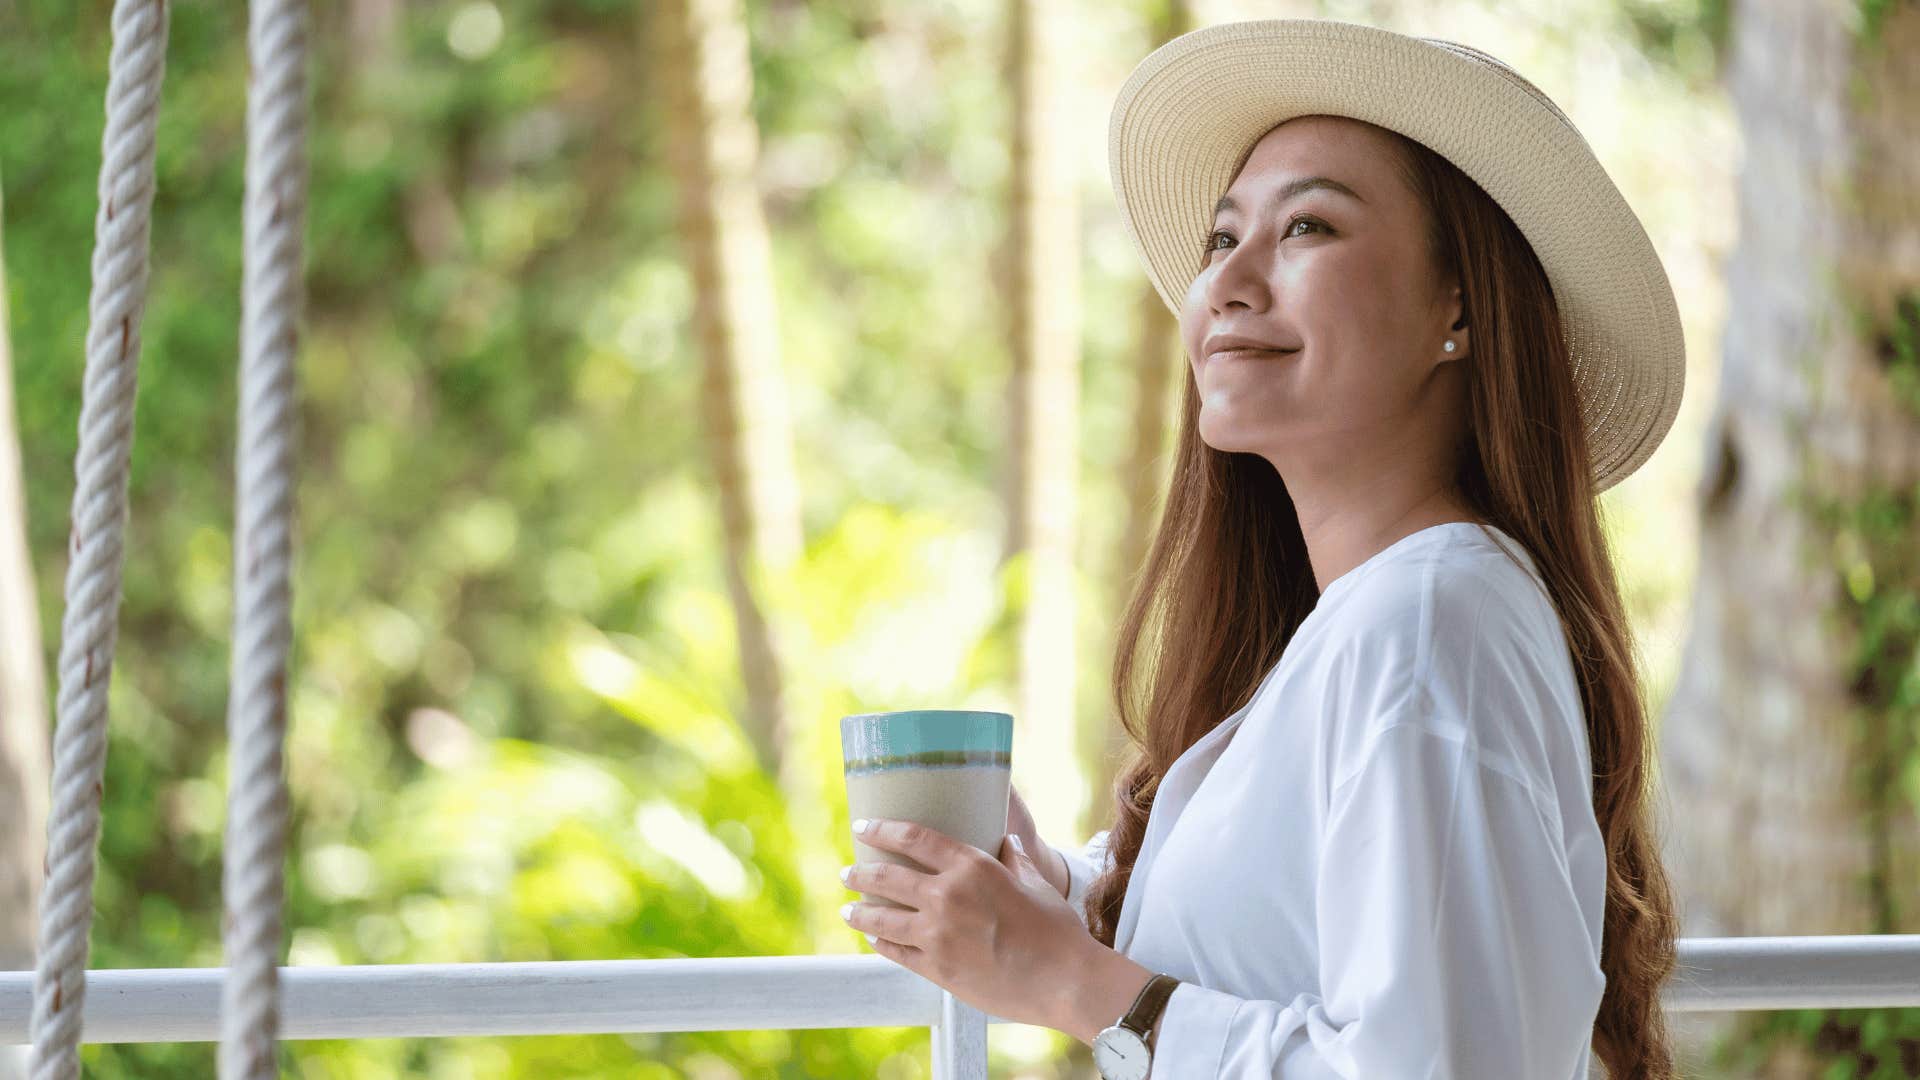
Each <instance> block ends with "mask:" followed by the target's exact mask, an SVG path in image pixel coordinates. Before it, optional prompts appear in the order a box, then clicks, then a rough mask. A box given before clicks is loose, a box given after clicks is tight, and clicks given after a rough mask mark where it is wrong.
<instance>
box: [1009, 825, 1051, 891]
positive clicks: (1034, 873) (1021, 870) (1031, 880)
mask: <svg viewBox="0 0 1920 1080" xmlns="http://www.w3.org/2000/svg"><path fill="white" fill-rule="evenodd" d="M1000 861H1001V862H1002V863H1003V864H1005V865H1006V868H1007V869H1009V870H1011V871H1013V876H1014V878H1015V879H1016V880H1018V881H1020V882H1021V883H1022V884H1027V885H1032V884H1039V885H1046V886H1047V888H1048V889H1052V888H1053V886H1052V885H1051V884H1048V882H1047V877H1046V875H1045V874H1042V873H1041V872H1040V868H1039V867H1038V866H1035V865H1034V864H1033V857H1032V856H1031V855H1029V854H1028V853H1027V848H1026V845H1025V844H1022V843H1021V842H1020V837H1019V836H1018V835H1017V834H1015V833H1008V834H1007V841H1006V843H1004V844H1002V845H1000Z"/></svg>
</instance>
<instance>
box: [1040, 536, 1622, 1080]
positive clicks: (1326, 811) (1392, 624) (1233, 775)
mask: <svg viewBox="0 0 1920 1080" xmlns="http://www.w3.org/2000/svg"><path fill="white" fill-rule="evenodd" d="M1487 528H1488V530H1489V531H1488V532H1483V531H1482V529H1481V527H1480V526H1478V525H1476V524H1473V523H1470V522H1449V523H1446V524H1442V525H1434V526H1431V527H1429V528H1425V529H1421V530H1419V531H1417V532H1414V533H1412V534H1410V535H1408V536H1405V537H1402V538H1401V539H1400V540H1398V541H1396V542H1395V543H1393V544H1391V545H1389V546H1388V547H1386V548H1385V549H1383V550H1381V551H1379V552H1377V553H1376V554H1374V555H1373V556H1372V557H1371V558H1369V559H1367V560H1366V561H1365V562H1363V563H1361V564H1360V565H1359V566H1356V567H1354V568H1353V569H1352V570H1350V571H1348V572H1347V573H1345V574H1342V575H1341V576H1340V577H1338V578H1336V579H1335V580H1334V581H1333V582H1332V583H1331V584H1329V585H1328V586H1327V587H1326V589H1325V590H1324V592H1323V593H1322V594H1321V597H1320V600H1319V603H1318V605H1317V606H1316V607H1315V608H1314V610H1313V611H1312V613H1311V614H1309V615H1308V616H1307V618H1306V620H1305V621H1304V622H1303V623H1302V624H1301V626H1300V629H1299V631H1298V632H1297V633H1296V634H1295V635H1294V637H1293V639H1292V640H1291V641H1290V642H1289V643H1288V644H1287V647H1286V649H1285V651H1284V653H1283V655H1282V656H1281V658H1280V660H1279V662H1278V663H1277V664H1275V665H1274V667H1273V669H1272V670H1271V671H1269V672H1268V673H1267V675H1266V677H1265V679H1264V680H1263V681H1262V682H1261V684H1260V687H1259V689H1258V690H1257V691H1256V692H1255V693H1254V695H1253V698H1252V700H1251V701H1249V702H1248V703H1247V705H1246V706H1244V707H1242V708H1241V709H1240V710H1239V711H1238V712H1236V713H1234V714H1233V715H1232V716H1229V717H1227V718H1226V719H1225V720H1223V721H1222V722H1221V723H1220V724H1219V725H1218V726H1216V727H1215V728H1213V729H1212V730H1211V731H1209V732H1208V733H1207V734H1206V735H1205V736H1203V737H1202V738H1201V739H1200V740H1199V741H1198V742H1196V743H1195V744H1194V745H1193V746H1191V747H1189V748H1188V749H1187V751H1186V752H1185V753H1184V754H1182V755H1181V756H1180V758H1179V759H1178V760H1177V761H1175V762H1174V764H1173V766H1172V767H1171V768H1170V769H1169V770H1168V772H1167V774H1166V776H1165V777H1163V778H1162V779H1161V783H1160V788H1159V792H1158V794H1157V795H1156V796H1155V798H1154V803H1153V811H1152V813H1151V814H1150V815H1149V817H1148V819H1147V831H1146V837H1145V840H1144V842H1143V845H1142V847H1141V850H1140V856H1139V858H1138V860H1137V861H1136V863H1135V866H1134V871H1133V875H1132V878H1131V879H1130V880H1129V882H1128V886H1127V892H1126V897H1125V900H1124V901H1123V902H1122V905H1121V908H1120V916H1119V925H1118V929H1117V933H1116V936H1115V945H1116V947H1117V948H1118V950H1119V951H1120V952H1122V953H1124V954H1126V955H1127V956H1128V957H1130V958H1132V959H1133V960H1135V961H1136V962H1138V963H1140V964H1142V965H1144V966H1146V967H1148V968H1151V969H1153V970H1154V971H1159V972H1166V973H1168V974H1171V975H1173V976H1175V977H1176V978H1179V979H1180V980H1182V982H1181V985H1180V986H1179V987H1178V988H1177V989H1176V990H1175V991H1174V993H1173V996H1172V997H1171V998H1170V999H1169V1001H1168V1003H1167V1008H1166V1012H1165V1013H1164V1014H1163V1016H1162V1017H1161V1020H1160V1023H1159V1027H1158V1033H1157V1034H1156V1035H1155V1037H1154V1052H1153V1076H1154V1077H1155V1080H1198V1078H1205V1077H1221V1078H1232V1080H1254V1078H1273V1080H1331V1078H1336V1077H1337V1078H1341V1080H1491V1078H1498V1080H1586V1078H1587V1077H1588V1075H1589V1070H1590V1069H1595V1070H1596V1071H1597V1067H1596V1066H1595V1065H1594V1064H1593V1062H1592V1058H1591V1053H1590V1049H1589V1042H1590V1040H1591V1039H1592V1036H1593V1023H1594V1019H1595V1016H1596V1015H1597V1013H1598V1011H1599V1005H1600V994H1601V991H1602V989H1604V987H1605V984H1606V977H1605V974H1604V972H1602V970H1601V968H1600V941H1601V937H1600V932H1601V926H1602V912H1603V901H1604V897H1605V888H1606V863H1605V849H1604V847H1603V845H1602V841H1601V836H1600V829H1599V825H1598V823H1597V822H1596V821H1595V819H1594V813H1593V794H1592V793H1593V780H1592V776H1593V770H1592V767H1591V765H1590V764H1589V751H1588V747H1587V738H1586V723H1585V719H1584V714H1583V712H1582V710H1581V699H1580V691H1579V686H1578V683H1577V682H1576V681H1575V676H1574V671H1573V666H1572V656H1571V653H1570V651H1569V649H1568V646H1567V644H1566V641H1565V638H1564V637H1563V636H1562V630H1561V624H1560V620H1559V618H1558V616H1557V614H1556V613H1555V611H1554V608H1553V606H1552V604H1551V602H1550V601H1549V600H1548V598H1547V594H1546V591H1545V588H1544V586H1543V585H1542V584H1541V582H1540V579H1539V574H1538V570H1537V567H1536V566H1535V564H1534V562H1533V560H1532V558H1531V557H1530V556H1529V555H1528V554H1527V552H1526V551H1525V549H1524V548H1522V547H1521V546H1520V544H1519V543H1518V542H1517V541H1515V540H1514V539H1513V538H1512V537H1511V536H1509V535H1507V534H1506V533H1505V532H1503V531H1501V530H1498V529H1494V528H1493V527H1491V526H1488V527H1487ZM1495 536H1497V537H1498V538H1499V541H1500V542H1501V543H1504V545H1505V546H1506V548H1507V549H1509V550H1510V551H1511V552H1513V555H1514V559H1516V560H1518V563H1517V564H1516V562H1515V561H1511V560H1509V558H1508V557H1507V555H1506V554H1505V553H1504V552H1502V550H1501V548H1500V546H1498V545H1496V543H1495V540H1494V539H1493V537H1495ZM1108 838H1109V832H1108V831H1106V830H1103V831H1101V832H1099V833H1096V834H1095V835H1094V836H1093V838H1092V840H1091V841H1089V842H1088V843H1087V844H1086V845H1085V846H1084V847H1080V848H1072V847H1067V848H1060V847H1056V848H1055V850H1057V851H1059V852H1060V853H1061V855H1062V856H1063V857H1064V858H1065V860H1066V863H1067V867H1068V872H1069V875H1070V878H1069V880H1070V886H1069V893H1068V899H1069V900H1071V901H1072V902H1073V904H1074V906H1075V908H1076V909H1078V908H1079V907H1080V905H1081V901H1082V899H1083V898H1084V897H1085V895H1086V891H1087V886H1088V883H1089V881H1090V880H1091V878H1092V877H1093V876H1094V875H1095V874H1096V873H1098V872H1100V871H1101V870H1103V869H1104V868H1105V867H1106V866H1107V865H1109V857H1108V852H1107V841H1108Z"/></svg>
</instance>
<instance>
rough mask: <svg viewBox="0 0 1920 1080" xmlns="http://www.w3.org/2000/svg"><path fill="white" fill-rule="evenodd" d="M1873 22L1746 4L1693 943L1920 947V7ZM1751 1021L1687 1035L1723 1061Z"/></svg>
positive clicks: (1676, 799) (1680, 802)
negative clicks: (1858, 27)
mask: <svg viewBox="0 0 1920 1080" xmlns="http://www.w3.org/2000/svg"><path fill="white" fill-rule="evenodd" d="M1851 13H1852V8H1851V5H1845V4H1838V5H1836V4H1833V3H1827V4H1819V3H1813V2H1810V0H1796V2H1790V3H1778V4H1746V5H1741V6H1740V7H1739V8H1738V9H1737V15H1736V18H1735V19H1734V22H1733V25H1732V32H1731V34H1732V36H1731V39H1730V43H1729V53H1728V58H1727V74H1726V79H1727V83H1728V89H1729V92H1730V94H1731V96H1732V100H1733V103H1734V106H1735V109H1736V111H1737V113H1738V116H1739V120H1740V126H1741V129H1742V131H1743V132H1744V135H1745V145H1746V147H1747V151H1746V165H1745V168H1744V170H1743V172H1742V175H1741V177H1740V180H1739V184H1740V187H1739V191H1740V224H1741V228H1740V241H1739V246H1738V247H1737V248H1736V249H1735V250H1734V252H1733V253H1732V255H1731V256H1730V258H1729V261H1728V266H1727V279H1728V285H1729V297H1728V314H1727V321H1726V340H1725V342H1724V345H1723V347H1722V348H1723V359H1722V368H1721V377H1720V389H1719V395H1720V396H1719V399H1718V402H1717V404H1716V406H1715V413H1714V416H1713V418H1712V420H1711V421H1710V422H1709V428H1708V444H1707V448H1708V449H1707V454H1706V458H1707V462H1708V465H1707V470H1706V475H1705V477H1704V479H1703V481H1702V484H1701V488H1700V490H1699V497H1700V518H1701V530H1700V533H1701V538H1700V543H1701V553H1700V554H1701V558H1700V563H1699V565H1700V571H1699V579H1698V585H1697V591H1696V594H1695V598H1694V606H1693V611H1692V615H1691V620H1690V621H1691V625H1690V627H1689V633H1688V640H1687V645H1686V650H1685V654H1684V657H1683V660H1682V668H1681V675H1680V678H1679V682H1678V684H1677V685H1676V687H1675V690H1674V694H1673V698H1672V701H1671V703H1670V705H1669V710H1668V714H1667V716H1666V718H1665V719H1664V720H1663V723H1662V728H1661V741H1662V757H1663V767H1664V777H1663V782H1664V784H1665V786H1666V789H1667V792H1668V795H1669V796H1670V798H1671V801H1672V804H1673V805H1674V806H1675V807H1678V808H1680V809H1681V812H1678V813H1673V814H1671V815H1670V820H1669V821H1667V822H1666V825H1665V827H1666V829H1667V835H1668V843H1669V852H1668V856H1667V857H1668V860H1669V863H1670V865H1671V867H1672V870H1673V873H1674V880H1675V886H1676V888H1677V889H1678V890H1679V898H1680V903H1681V913H1682V916H1683V925H1682V934H1683V935H1685V936H1747V935H1755V934H1761V935H1771V934H1854V933H1895V932H1908V931H1912V930H1915V929H1920V927H1916V925H1915V924H1916V922H1917V921H1920V920H1917V919H1916V915H1920V912H1916V910H1915V908H1914V906H1913V905H1914V900H1913V885H1914V882H1915V881H1916V880H1920V862H1917V861H1916V857H1915V852H1916V848H1917V847H1920V828H1917V827H1916V826H1917V825H1920V822H1916V818H1915V805H1914V803H1915V797H1916V794H1920V793H1916V792H1915V791H1913V790H1912V785H1913V777H1914V776H1915V775H1916V772H1915V770H1916V769H1920V765H1916V759H1915V756H1914V728H1915V724H1916V722H1920V667H1916V666H1915V664H1914V659H1915V637H1916V634H1920V562H1917V561H1916V554H1915V552H1916V549H1917V548H1920V540H1917V534H1916V531H1915V528H1916V524H1917V523H1920V513H1916V511H1917V510H1920V508H1917V507H1916V502H1917V501H1920V487H1916V484H1920V361H1916V359H1915V353H1916V349H1915V343H1916V338H1920V201H1917V200H1915V198H1914V196H1913V192H1914V184H1915V181H1916V177H1920V150H1917V149H1916V148H1917V147H1920V130H1917V129H1916V125H1915V123H1914V120H1913V117H1914V116H1916V115H1920V69H1916V68H1915V67H1914V66H1913V65H1912V64H1911V61H1910V58H1911V57H1912V56H1913V55H1914V53H1915V51H1916V50H1920V9H1916V8H1914V7H1913V6H1912V5H1906V6H1895V7H1893V8H1890V9H1888V10H1887V11H1886V13H1885V15H1884V23H1883V25H1881V26H1880V27H1879V28H1878V30H1877V35H1878V37H1879V38H1880V39H1881V40H1879V41H1877V42H1875V41H1872V40H1867V41H1861V40H1858V39H1856V38H1855V37H1854V36H1853V35H1852V33H1851V32H1850V31H1849V29H1848V24H1847V21H1846V20H1847V18H1848V17H1849V16H1850V15H1851ZM1902 58H1909V59H1904V60H1903V59H1902ZM1870 628H1871V629H1870ZM1903 679H1904V683H1903V682H1902V680H1903ZM1903 686H1904V694H1905V697H1904V699H1903V698H1902V696H1901V695H1902V693H1903V691H1902V687H1903ZM1901 768H1904V769H1906V770H1908V772H1907V776H1908V779H1907V781H1906V782H1907V784H1908V785H1909V790H1908V792H1907V794H1906V795H1904V796H1903V795H1902V794H1900V788H1899V786H1898V785H1899V771H1898V770H1900V769H1901ZM1759 1022H1761V1018H1758V1017H1755V1018H1753V1019H1752V1020H1751V1023H1759ZM1749 1026H1750V1021H1749V1019H1748V1018H1745V1017H1739V1016H1728V1015H1727V1014H1719V1015H1718V1016H1716V1017H1712V1018H1691V1017H1690V1018H1687V1019H1686V1023H1685V1024H1684V1025H1682V1024H1676V1032H1677V1033H1678V1034H1680V1035H1681V1037H1682V1040H1683V1049H1688V1050H1691V1051H1694V1052H1697V1051H1698V1050H1699V1049H1700V1048H1701V1044H1703V1043H1704V1042H1705V1041H1707V1040H1708V1039H1709V1038H1711V1037H1724V1036H1727V1035H1728V1034H1730V1032H1731V1031H1732V1030H1734V1029H1739V1030H1742V1031H1744V1030H1745V1029H1746V1028H1748V1027H1749ZM1689 1029H1691V1030H1689ZM1797 1052H1798V1051H1796V1050H1794V1049H1792V1048H1790V1047H1783V1048H1782V1050H1781V1057H1780V1058H1779V1060H1778V1061H1776V1063H1775V1065H1773V1066H1771V1067H1770V1071H1769V1072H1768V1073H1767V1074H1766V1075H1787V1074H1788V1072H1789V1071H1790V1070H1791V1069H1803V1068H1804V1063H1796V1064H1793V1065H1788V1064H1786V1062H1787V1061H1788V1059H1789V1058H1790V1057H1791V1055H1793V1054H1795V1053H1797ZM1683 1060H1684V1058H1683ZM1793 1075H1802V1073H1799V1072H1794V1073H1793ZM1863 1075H1864V1074H1863Z"/></svg>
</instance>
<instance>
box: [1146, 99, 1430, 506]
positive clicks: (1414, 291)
mask: <svg viewBox="0 0 1920 1080" xmlns="http://www.w3.org/2000/svg"><path fill="white" fill-rule="evenodd" d="M1394 153H1395V148H1394V146H1393V144H1392V143H1391V142H1390V141H1389V139H1388V136H1386V135H1385V134H1384V133H1382V132H1381V131H1379V130H1378V129H1376V128H1374V127H1372V126H1371V125H1368V124H1364V123H1360V122H1358V121H1353V120H1347V119H1345V118H1341V117H1331V116H1301V117H1296V118H1294V119H1292V120H1289V121H1287V122H1285V123H1283V124H1281V125H1280V126H1278V127H1276V128H1274V129H1273V130H1272V131H1269V132H1267V134H1266V135H1265V136H1264V137H1263V138H1261V140H1260V141H1259V142H1258V143H1257V144H1255V146H1254V148H1253V152H1252V154H1251V155H1250V156H1249V157H1248V158H1247V161H1246V164H1245V165H1243V166H1242V167H1241V169H1240V172H1239V174H1238V175H1236V176H1235V177H1234V179H1233V182H1232V184H1230V185H1229V186H1228V188H1227V191H1226V197H1225V199H1223V200H1222V208H1221V209H1220V210H1219V212H1218V213H1217V214H1216V215H1215V217H1214V219H1213V226H1212V227H1213V230H1214V232H1213V234H1212V235H1211V236H1210V237H1209V238H1208V239H1207V241H1206V244H1205V245H1204V246H1205V248H1206V249H1207V250H1206V251H1205V252H1204V253H1202V252H1195V253H1194V254H1195V257H1196V258H1199V259H1204V261H1203V262H1202V264H1201V269H1200V275H1199V276H1198V277H1197V278H1195V279H1194V281H1193V285H1192V286H1191V287H1190V288H1189V289H1188V290H1187V296H1186V300H1185V302H1184V304H1183V305H1182V307H1181V311H1180V336H1181V340H1182V342H1183V343H1184V345H1185V347H1186V351H1187V358H1188V360H1189V362H1190V363H1191V365H1192V367H1193V377H1194V380H1195V384H1196V386H1197V387H1198V389H1199V392H1200V395H1199V396H1200V401H1201V409H1200V417H1199V434H1200V437H1201V438H1202V439H1203V440H1205V442H1206V443H1207V444H1208V445H1209V446H1212V447H1213V448H1215V449H1217V450H1222V451H1247V452H1253V453H1258V454H1261V455H1263V456H1265V457H1266V458H1267V459H1268V460H1269V461H1271V462H1272V463H1273V465H1274V467H1275V468H1276V469H1279V470H1280V471H1281V473H1282V475H1283V476H1285V477H1287V478H1288V482H1289V485H1290V486H1291V485H1292V482H1293V481H1292V477H1291V476H1290V475H1289V474H1291V473H1294V472H1306V473H1310V472H1317V471H1322V469H1323V467H1325V469H1326V471H1327V472H1328V474H1329V475H1330V476H1331V475H1338V474H1339V473H1341V472H1342V471H1343V466H1344V467H1349V468H1350V467H1351V466H1353V465H1356V464H1358V463H1357V462H1354V461H1353V460H1352V455H1353V454H1355V453H1356V452H1359V453H1361V455H1362V456H1363V457H1364V456H1368V455H1372V454H1378V453H1383V452H1401V453H1406V454H1427V453H1431V452H1434V451H1435V450H1436V449H1437V448H1438V447H1441V446H1444V445H1450V444H1448V443H1446V442H1444V440H1445V439H1447V438H1450V437H1451V433H1452V432H1454V431H1457V430H1458V425H1459V424H1460V423H1462V422H1463V421H1462V419H1461V416H1460V415H1459V409H1460V406H1461V403H1462V402H1463V401H1464V380H1463V378H1462V377H1461V374H1460V372H1461V368H1460V365H1457V364H1450V363H1447V362H1446V361H1450V360H1456V359H1460V358H1463V357H1465V356H1466V355H1467V353H1468V349H1467V334H1466V331H1465V330H1453V329H1452V325H1453V323H1454V321H1455V320H1457V319H1459V318H1460V317H1461V316H1462V315H1463V314H1464V310H1463V309H1462V308H1461V306H1460V298H1459V290H1458V289H1457V288H1455V287H1453V285H1452V283H1451V282H1449V283H1447V287H1446V288H1445V289H1444V290H1443V289H1442V287H1441V284H1440V283H1439V282H1437V281H1436V280H1435V278H1434V275H1433V271H1432V269H1431V267H1430V265H1429V258H1428V255H1427V251H1426V231H1427V221H1426V216H1425V212H1424V210H1423V209H1422V208H1421V205H1420V204H1419V202H1418V201H1417V200H1416V198H1415V196H1414V193H1413V191H1412V190H1411V189H1410V188H1409V187H1408V186H1407V183H1406V181H1405V179H1403V178H1402V176H1401V175H1400V171H1399V169H1398V167H1397V163H1396V159H1395V158H1394V157H1393V154H1394ZM1315 178H1324V180H1323V181H1321V182H1320V183H1318V184H1317V185H1315V186H1309V185H1310V184H1312V183H1313V182H1314V181H1315ZM1342 187H1344V188H1345V189H1347V191H1343V190H1342ZM1348 191H1350V192H1351V194H1349V193H1347V192H1348ZM1230 334H1231V335H1239V336H1242V337H1245V338H1251V339H1253V340H1255V341H1257V342H1260V343H1263V344H1265V345H1267V346H1270V347H1273V348H1274V349H1283V350H1289V351H1256V352H1245V351H1242V352H1234V351H1218V352H1211V353H1210V343H1209V339H1210V338H1212V337H1214V336H1216V335H1230ZM1449 337H1451V338H1452V339H1453V340H1454V343H1455V345H1454V351H1453V352H1446V351H1444V347H1443V346H1444V342H1445V341H1446V340H1447V339H1448V338H1449ZM1436 376H1438V377H1436ZM1373 464H1374V465H1375V466H1379V465H1381V464H1386V463H1381V462H1375V463H1373Z"/></svg>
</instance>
